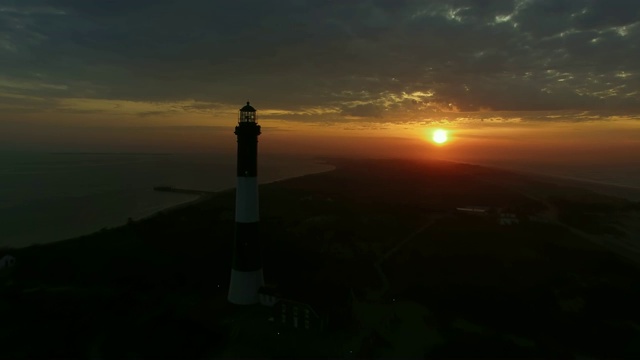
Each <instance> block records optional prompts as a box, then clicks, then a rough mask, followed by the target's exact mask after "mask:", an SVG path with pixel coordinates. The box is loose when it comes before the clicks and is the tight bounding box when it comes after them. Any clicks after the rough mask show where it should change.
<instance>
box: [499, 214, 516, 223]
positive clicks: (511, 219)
mask: <svg viewBox="0 0 640 360" xmlns="http://www.w3.org/2000/svg"><path fill="white" fill-rule="evenodd" d="M498 223H499V224H500V225H515V224H519V223H520V220H518V217H517V216H516V214H514V213H501V214H500V217H498Z"/></svg>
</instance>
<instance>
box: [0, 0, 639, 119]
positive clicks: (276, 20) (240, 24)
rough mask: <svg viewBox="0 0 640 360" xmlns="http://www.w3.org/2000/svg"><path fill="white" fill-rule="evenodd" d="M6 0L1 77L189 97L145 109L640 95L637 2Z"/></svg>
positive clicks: (534, 103)
mask: <svg viewBox="0 0 640 360" xmlns="http://www.w3.org/2000/svg"><path fill="white" fill-rule="evenodd" d="M5 3H6V5H3V6H2V7H0V34H2V35H0V69H3V73H0V74H2V75H3V77H2V78H3V79H5V83H4V84H5V85H4V87H2V83H1V82H0V91H3V92H9V93H11V94H14V95H24V96H31V97H32V98H34V99H35V98H41V99H43V102H46V103H47V104H49V105H50V104H52V103H64V101H63V100H64V99H77V98H86V99H96V100H102V101H129V102H138V103H143V104H149V103H153V104H160V103H172V104H174V103H182V102H188V104H187V105H184V106H183V107H182V108H176V109H173V108H172V109H171V110H166V109H165V108H164V107H166V106H167V105H162V106H161V107H163V108H162V109H149V110H145V111H144V112H143V113H144V114H146V115H148V116H151V115H153V114H156V113H163V114H164V113H167V111H170V113H171V112H173V111H177V112H179V111H184V112H206V111H214V110H217V109H227V108H234V109H235V107H238V106H239V105H241V104H242V103H243V102H244V101H246V99H247V98H248V99H252V100H253V101H254V102H256V104H257V103H258V102H259V103H260V104H265V105H264V106H263V107H262V109H263V110H272V112H271V113H270V114H269V115H267V116H268V117H272V118H273V117H278V118H281V119H285V118H287V119H297V120H300V121H317V119H322V118H324V119H328V120H330V121H335V120H339V119H340V117H343V118H350V117H363V118H380V117H382V118H391V119H418V118H421V117H424V116H425V114H430V113H438V112H443V111H444V112H474V111H487V110H489V109H490V110H492V111H542V110H557V111H559V110H580V111H584V110H590V111H616V112H617V111H626V112H634V111H636V112H637V111H638V110H640V101H638V100H640V98H639V95H638V93H637V92H635V89H638V88H640V46H639V45H638V44H640V23H639V22H638V19H639V18H640V17H639V15H640V13H639V11H640V2H634V1H624V0H616V1H606V2H605V1H591V0H582V1H581V0H575V1H573V0H528V1H525V0H514V1H507V0H482V1H476V0H456V1H450V2H441V1H435V0H433V1H412V0H403V1H400V0H365V1H357V2H356V1H353V2H352V1H348V2H347V1H345V2H334V1H320V0H317V1H316V0H308V1H294V0H282V1H269V2H267V1H258V0H238V1H216V2H211V1H205V0H191V1H183V2H180V3H176V2H175V1H169V0H154V1H151V0H137V1H106V0H105V1H87V0H56V1H54V0H20V1H5ZM9 74H11V75H10V76H9ZM620 74H626V75H625V76H620ZM6 84H13V85H6ZM407 94H409V95H407ZM411 94H428V96H423V95H411ZM52 99H54V100H52ZM39 108H40V107H39V106H35V107H34V108H33V109H39ZM310 109H315V110H310ZM322 114H323V115H322ZM265 115H266V114H265ZM549 120H551V119H549Z"/></svg>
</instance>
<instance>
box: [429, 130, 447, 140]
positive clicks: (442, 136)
mask: <svg viewBox="0 0 640 360" xmlns="http://www.w3.org/2000/svg"><path fill="white" fill-rule="evenodd" d="M431 139H432V140H433V142H435V143H436V144H444V143H446V142H447V132H446V131H445V130H442V129H438V130H436V131H434V132H433V137H432V138H431Z"/></svg>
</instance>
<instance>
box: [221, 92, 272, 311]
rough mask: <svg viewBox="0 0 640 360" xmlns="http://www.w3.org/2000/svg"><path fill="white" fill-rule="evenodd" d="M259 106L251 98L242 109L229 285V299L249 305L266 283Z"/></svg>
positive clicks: (253, 301)
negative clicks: (260, 201) (260, 198)
mask: <svg viewBox="0 0 640 360" xmlns="http://www.w3.org/2000/svg"><path fill="white" fill-rule="evenodd" d="M256 120H257V119H256V109H254V108H253V106H251V105H250V104H249V102H248V101H247V105H245V106H244V107H243V108H242V109H240V117H239V119H238V126H236V131H235V134H236V135H237V137H238V167H237V176H238V181H237V186H236V238H235V241H234V244H233V265H232V268H231V283H230V284H229V296H228V300H229V302H231V303H233V304H239V305H249V304H255V303H257V302H258V290H259V289H260V287H262V286H263V285H264V277H263V275H262V252H261V245H260V238H259V231H258V226H259V221H260V216H259V212H258V179H257V176H258V135H260V125H258V124H257V122H256Z"/></svg>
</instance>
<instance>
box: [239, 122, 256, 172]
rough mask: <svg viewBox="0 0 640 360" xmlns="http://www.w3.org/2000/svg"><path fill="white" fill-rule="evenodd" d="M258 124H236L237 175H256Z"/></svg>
mask: <svg viewBox="0 0 640 360" xmlns="http://www.w3.org/2000/svg"><path fill="white" fill-rule="evenodd" d="M260 133H261V132H260V125H257V124H256V123H240V124H239V125H238V126H236V131H235V134H236V135H237V136H238V164H237V165H238V166H237V170H236V172H237V175H238V176H244V177H256V176H258V135H260Z"/></svg>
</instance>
